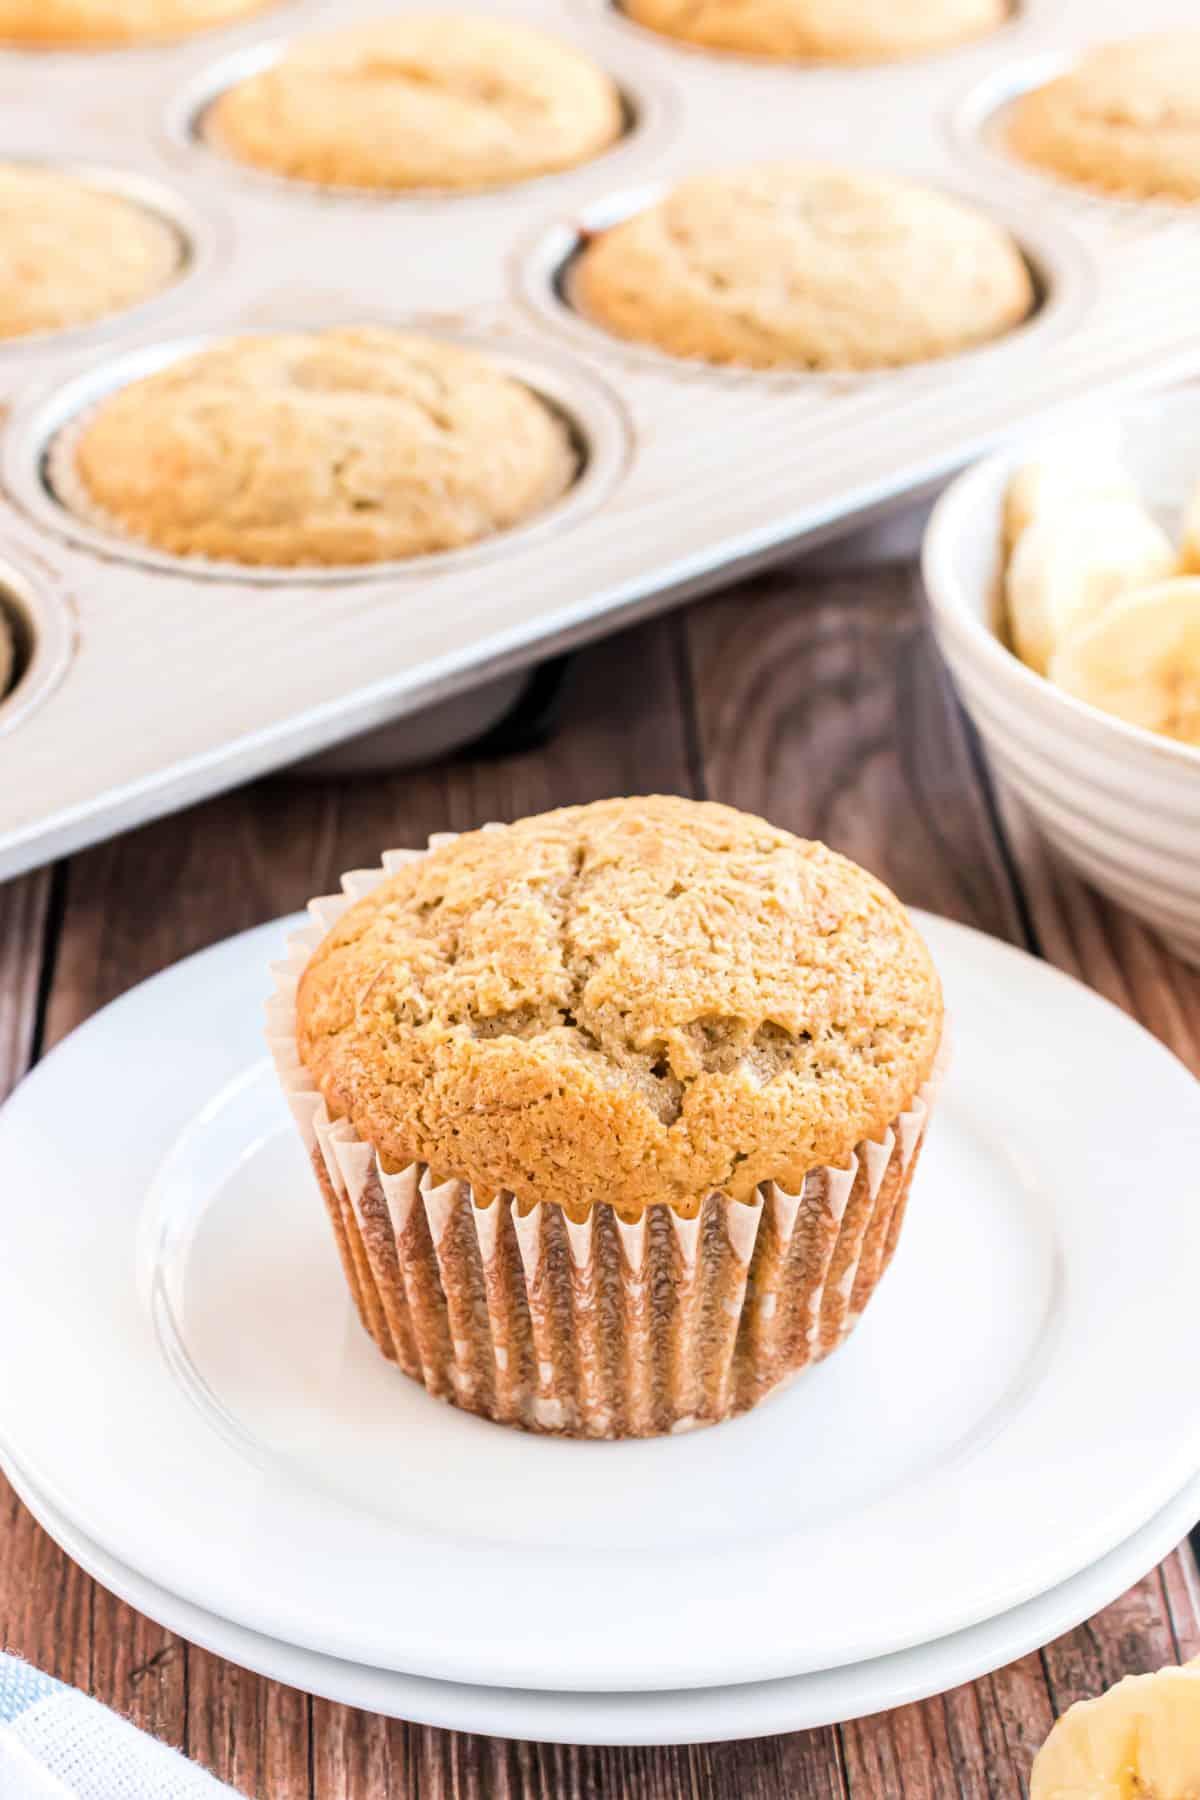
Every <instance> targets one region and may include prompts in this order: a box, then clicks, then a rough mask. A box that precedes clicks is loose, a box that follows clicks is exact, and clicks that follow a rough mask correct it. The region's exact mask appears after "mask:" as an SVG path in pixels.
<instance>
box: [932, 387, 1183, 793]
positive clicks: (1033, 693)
mask: <svg viewBox="0 0 1200 1800" xmlns="http://www.w3.org/2000/svg"><path fill="white" fill-rule="evenodd" d="M1165 397H1166V396H1162V395H1160V396H1157V398H1158V399H1159V400H1160V401H1161V400H1162V399H1164V398H1165ZM1195 404H1197V405H1200V399H1197V400H1196V401H1195ZM1049 435H1050V432H1049V430H1047V431H1046V432H1043V433H1041V434H1040V435H1039V436H1037V437H1034V438H1031V437H1030V436H1028V435H1022V436H1021V437H1019V438H1016V439H1013V440H1012V441H1010V442H1009V443H1007V444H1006V445H1004V446H1003V447H1002V448H1001V449H999V450H994V451H992V453H991V454H990V455H988V456H985V457H983V458H981V459H980V460H979V461H978V462H975V463H973V464H972V465H971V466H970V467H969V468H968V469H966V470H964V471H963V473H962V474H960V475H958V476H956V477H955V479H954V480H953V481H952V482H951V483H950V485H949V486H948V487H947V488H946V489H945V490H944V492H943V493H942V494H941V495H940V496H939V498H938V500H937V502H936V504H935V505H934V508H933V511H932V513H931V514H930V518H929V523H928V524H927V525H926V527H925V534H924V537H923V539H922V544H921V575H922V579H923V582H924V586H925V592H926V594H927V596H928V599H929V605H930V608H931V611H932V613H933V615H934V623H935V627H942V628H944V629H945V630H946V631H947V632H949V633H951V634H953V635H954V636H956V637H957V638H959V639H960V640H962V641H964V648H965V647H966V646H969V648H970V649H971V651H972V652H974V653H975V654H976V656H977V658H978V662H979V664H980V671H979V672H980V673H981V674H987V675H988V677H989V678H990V679H992V680H994V681H999V682H1003V683H1006V684H1007V686H1008V688H1009V690H1010V691H1011V692H1012V693H1013V695H1014V697H1016V696H1020V697H1023V698H1024V699H1025V700H1026V701H1027V702H1029V703H1030V704H1032V705H1034V706H1037V707H1038V708H1040V710H1041V711H1042V712H1043V713H1048V712H1050V711H1053V710H1057V711H1058V712H1059V714H1060V715H1061V720H1062V722H1063V723H1065V722H1066V721H1068V720H1069V721H1071V722H1072V723H1073V724H1074V726H1075V727H1076V735H1077V736H1078V735H1085V736H1089V737H1091V738H1092V739H1094V740H1095V739H1107V740H1108V745H1109V748H1110V749H1115V747H1116V746H1117V745H1119V744H1124V745H1126V746H1127V747H1128V748H1129V749H1130V750H1131V751H1135V752H1137V753H1139V754H1142V755H1144V754H1145V753H1146V752H1150V753H1151V754H1152V756H1153V757H1154V759H1155V761H1156V762H1160V763H1161V762H1163V761H1165V762H1168V763H1173V764H1174V765H1175V766H1176V767H1178V768H1179V769H1181V770H1183V769H1187V770H1190V771H1192V772H1193V773H1194V774H1195V775H1197V776H1200V745H1194V744H1184V743H1181V742H1180V741H1179V740H1178V739H1177V738H1169V737H1165V736H1164V735H1162V734H1161V733H1160V732H1156V731H1150V730H1148V729H1147V728H1146V727H1145V726H1144V725H1133V724H1130V723H1129V721H1128V720H1126V719H1118V718H1116V717H1114V716H1113V714H1111V713H1106V712H1104V711H1103V710H1102V709H1101V708H1100V707H1098V706H1093V705H1091V703H1090V702H1089V701H1086V700H1078V699H1076V697H1075V696H1074V695H1073V694H1068V693H1064V691H1063V690H1062V688H1059V687H1056V686H1055V685H1054V683H1053V682H1052V681H1050V680H1049V679H1048V678H1047V677H1046V676H1044V675H1038V674H1037V673H1036V672H1035V671H1034V670H1033V669H1031V668H1029V667H1028V666H1027V665H1026V664H1025V663H1023V662H1022V661H1021V659H1020V657H1019V656H1017V655H1016V654H1015V653H1014V652H1013V651H1011V650H1010V649H1009V648H1008V647H1007V645H1006V644H1004V643H1002V642H1001V640H1000V638H999V637H998V636H997V634H996V632H995V631H994V630H993V629H992V627H991V626H989V625H987V624H986V623H985V622H984V621H983V620H982V619H980V618H978V617H976V616H975V613H974V612H973V610H972V609H971V608H970V607H968V606H965V605H963V604H962V602H961V591H962V586H963V584H962V582H961V581H960V580H959V577H958V575H957V573H956V571H955V567H954V549H955V546H956V545H957V543H958V542H959V539H960V536H961V533H962V532H963V531H964V530H966V529H970V528H972V527H973V528H975V529H979V528H980V527H981V526H983V525H984V524H985V523H987V522H988V521H989V520H990V524H991V526H992V528H994V529H995V531H996V532H997V533H998V532H999V529H1000V519H999V516H998V514H992V513H991V512H990V511H989V510H988V509H986V508H985V506H984V503H983V499H982V495H983V494H984V492H985V491H986V490H987V489H988V488H989V487H990V486H991V485H992V484H993V483H994V482H995V481H996V479H997V477H998V476H999V475H1001V474H1002V473H1005V472H1008V471H1011V470H1013V469H1014V468H1016V467H1018V466H1019V465H1020V463H1021V461H1022V460H1023V459H1024V458H1025V457H1027V456H1028V455H1029V453H1030V452H1031V450H1033V449H1035V448H1036V445H1037V444H1038V443H1042V442H1044V441H1045V440H1046V437H1047V436H1049ZM940 635H941V632H940V631H939V636H940Z"/></svg>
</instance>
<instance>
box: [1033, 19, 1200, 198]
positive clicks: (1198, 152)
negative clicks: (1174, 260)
mask: <svg viewBox="0 0 1200 1800" xmlns="http://www.w3.org/2000/svg"><path fill="white" fill-rule="evenodd" d="M1008 139H1009V143H1010V145H1011V147H1012V148H1013V150H1014V151H1015V152H1016V153H1017V155H1018V156H1021V157H1023V158H1024V159H1025V161H1026V162H1030V163H1034V164H1036V165H1037V166H1038V167H1040V168H1044V169H1047V170H1049V171H1050V172H1051V173H1053V174H1055V175H1059V176H1063V177H1065V178H1066V179H1067V180H1069V181H1076V182H1082V183H1084V184H1085V185H1086V186H1088V187H1092V188H1097V189H1100V190H1102V191H1104V192H1106V193H1112V194H1126V195H1130V196H1134V197H1137V198H1140V199H1154V198H1155V197H1162V198H1168V199H1174V200H1200V31H1198V30H1178V31H1170V32H1161V33H1157V34H1155V35H1153V36H1148V37H1141V38H1132V39H1129V40H1128V41H1126V42H1122V43H1116V44H1102V45H1101V46H1100V47H1099V48H1098V49H1095V50H1092V51H1091V52H1089V54H1088V55H1087V56H1085V57H1083V58H1082V59H1081V60H1080V61H1079V62H1078V63H1076V65H1075V67H1074V68H1073V69H1069V70H1068V71H1067V73H1066V74H1065V75H1061V76H1059V78H1058V79H1057V80H1056V81H1051V82H1048V83H1047V84H1046V85H1045V86H1044V87H1040V88H1035V89H1033V91H1032V92H1030V93H1028V94H1025V95H1024V96H1023V97H1022V98H1021V99H1020V100H1019V101H1018V102H1017V104H1016V106H1015V107H1014V108H1013V112H1012V117H1011V119H1010V122H1009V127H1008Z"/></svg>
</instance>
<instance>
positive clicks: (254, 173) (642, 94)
mask: <svg viewBox="0 0 1200 1800" xmlns="http://www.w3.org/2000/svg"><path fill="white" fill-rule="evenodd" d="M292 3H293V0H284V4H287V5H290V4H292ZM382 16H383V17H384V18H387V17H390V16H393V15H390V14H385V15H382ZM487 16H488V17H493V16H495V17H497V18H500V19H501V20H504V19H510V18H511V19H512V20H513V21H514V22H516V23H517V24H524V23H525V22H526V21H525V19H524V17H523V15H520V14H514V15H509V14H495V15H493V14H491V13H489V14H488V15H487ZM356 22H357V23H367V22H369V21H367V20H359V21H356ZM329 29H333V28H331V27H325V28H323V27H322V26H321V25H320V24H318V25H317V26H316V27H315V28H308V29H305V28H301V29H298V30H294V31H291V32H279V33H276V34H275V35H273V36H272V37H270V38H263V39H259V41H258V42H257V43H251V44H244V45H242V46H241V47H240V49H237V50H231V51H229V52H228V53H227V54H226V55H225V56H223V57H220V58H217V59H216V60H214V61H211V62H209V63H208V64H206V66H205V67H204V68H203V69H202V70H201V71H200V73H199V74H193V75H191V76H190V77H189V78H188V79H187V80H186V81H185V82H184V84H183V85H182V86H180V87H176V88H175V89H174V91H173V92H172V93H171V94H170V95H169V96H168V97H167V101H166V105H165V108H164V109H163V111H162V114H161V116H160V130H162V131H164V132H165V135H166V138H167V140H168V142H169V144H170V146H171V148H172V149H173V150H176V151H179V150H183V151H185V152H186V153H187V154H188V155H189V156H191V157H198V158H200V159H202V161H203V162H204V164H205V165H206V166H207V168H208V169H209V171H210V172H211V171H213V170H223V171H224V172H225V174H226V177H227V178H228V177H232V178H234V179H235V180H244V181H248V182H249V183H250V184H251V185H252V186H254V187H256V188H258V189H260V190H262V191H265V192H266V193H268V194H273V195H275V196H276V197H277V198H290V199H292V200H294V201H295V200H304V199H308V200H316V201H317V202H319V203H321V204H323V205H327V206H336V205H339V204H340V205H354V204H356V203H357V204H364V203H365V204H367V205H370V206H373V207H384V206H408V207H416V206H429V207H435V208H441V207H443V206H447V205H449V204H451V203H458V204H461V203H463V202H470V201H474V202H476V203H477V204H478V203H479V202H481V201H489V200H490V201H493V202H497V201H498V202H500V203H501V204H503V203H504V202H505V201H506V200H507V199H508V198H509V197H510V196H512V195H514V194H516V195H523V194H524V193H526V192H527V191H529V190H533V189H541V188H543V187H545V186H546V185H547V184H548V183H551V182H556V181H563V180H566V179H569V178H570V177H571V176H576V177H577V176H579V175H581V174H582V173H584V172H585V171H588V170H591V169H594V168H596V167H597V166H599V165H603V166H604V167H605V168H608V167H609V166H611V164H612V162H613V160H614V159H616V158H622V157H626V156H630V155H647V154H648V155H650V156H654V155H655V154H657V153H658V152H660V151H661V150H662V149H663V147H664V146H665V145H666V144H668V143H669V142H670V140H671V137H672V135H673V132H674V130H675V128H676V127H677V124H678V120H679V116H680V102H679V99H678V96H677V94H676V92H675V90H674V89H673V88H672V87H671V85H670V83H669V82H667V81H663V80H661V79H659V78H658V77H656V76H654V75H651V76H649V77H647V76H646V75H645V74H644V73H643V72H642V71H641V70H635V69H633V68H632V67H619V66H617V64H618V63H619V62H620V59H619V58H616V59H612V60H611V61H610V60H609V58H608V57H607V55H606V54H605V53H603V52H600V51H597V50H595V49H593V48H592V46H590V45H588V46H584V45H581V44H578V43H576V42H574V41H573V40H572V39H570V38H561V39H558V40H556V41H558V42H560V43H561V44H562V45H563V46H564V47H565V48H567V49H571V50H574V51H576V52H577V53H578V54H579V55H581V56H586V57H587V58H588V59H589V60H590V61H591V62H592V63H593V64H594V66H595V67H596V68H597V69H598V70H599V72H600V73H601V74H603V75H606V76H607V77H608V79H609V80H610V81H611V82H612V84H613V86H614V87H615V88H616V90H617V95H618V98H619V100H620V103H621V111H622V115H623V118H624V121H625V123H624V125H623V127H622V130H621V132H620V134H619V135H618V136H617V137H616V138H614V139H613V141H612V143H610V144H607V145H605V147H604V148H603V149H602V150H599V151H597V152H596V154H595V155H594V156H587V157H584V158H583V159H582V160H581V161H579V162H574V163H568V164H567V165H566V166H565V167H564V168H560V169H545V170H542V171H541V172H540V173H538V174H535V175H528V176H520V177H518V178H517V179H516V180H513V181H506V182H502V183H497V184H496V185H494V186H485V187H461V188H460V187H452V186H451V187H435V186H426V187H397V188H389V187H378V188H373V187H355V186H353V185H349V184H341V183H325V182H320V181H310V180H308V179H307V178H306V177H304V176H291V175H282V174H280V173H279V172H278V171H276V170H273V169H264V168H259V167H258V166H257V164H255V163H252V162H250V161H248V160H243V159H242V158H240V157H237V156H234V155H233V154H232V153H231V152H230V151H228V150H225V149H223V148H222V147H221V145H220V144H219V143H218V142H217V141H216V140H215V139H214V138H213V137H212V136H210V135H208V134H207V133H206V132H205V129H204V119H205V115H206V114H207V113H208V112H209V111H210V109H211V108H212V107H213V106H214V105H215V104H216V102H217V101H218V100H219V99H220V98H221V96H222V95H223V94H227V93H229V92H230V91H231V90H232V89H233V88H235V87H237V86H238V85H239V84H240V83H241V82H243V81H246V80H248V79H250V77H252V76H254V75H257V74H259V73H260V72H261V71H262V70H264V69H269V68H273V67H274V66H275V65H276V64H277V63H279V62H280V61H282V59H283V57H284V56H285V55H286V53H287V51H288V49H289V47H290V46H291V45H292V44H294V43H296V42H298V41H300V40H302V39H303V38H305V37H309V38H312V37H320V36H322V35H327V33H328V30H329ZM537 29H539V30H540V29H541V27H538V28H537ZM543 35H546V36H549V35H550V33H548V32H546V33H544V34H543Z"/></svg>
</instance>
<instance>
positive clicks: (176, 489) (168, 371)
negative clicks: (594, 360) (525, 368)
mask: <svg viewBox="0 0 1200 1800" xmlns="http://www.w3.org/2000/svg"><path fill="white" fill-rule="evenodd" d="M576 461H577V459H576V455H575V451H574V449H573V447H572V444H571V439H570V434H569V431H568V429H567V426H566V424H565V423H564V421H563V420H562V419H561V418H560V417H559V416H558V414H557V413H554V412H552V411H551V410H550V408H549V407H548V406H546V405H545V403H544V402H543V401H542V400H540V399H539V398H538V397H537V395H535V394H534V393H532V392H531V391H530V390H529V389H528V388H526V387H524V386H522V384H521V383H520V382H518V381H514V380H512V379H511V378H510V377H509V376H507V375H505V374H503V373H502V372H501V371H500V370H499V369H497V368H495V367H494V366H493V365H492V364H491V363H490V362H489V361H488V360H487V359H486V358H485V357H483V356H478V355H476V354H475V353H474V352H473V351H470V350H464V349H461V348H459V347H458V346H456V345H453V344H448V343H443V342H441V341H439V340H435V339H431V338H425V337H419V336H415V335H413V334H410V333H408V332H402V331H392V330H389V329H385V328H383V327H374V326H360V327H356V328H352V329H343V330H332V331H319V332H294V333H290V334H288V335H286V336H264V337H245V338H234V339H231V340H230V341H229V342H228V343H223V344H218V345H216V346H215V347H213V348H212V349H209V350H202V351H200V352H199V353H197V354H196V355H194V356H189V357H185V358H183V359H181V360H180V361H179V362H175V363H171V364H169V365H168V366H167V367H166V368H164V369H161V370H159V371H158V372H157V373H156V374H154V375H150V376H147V377H146V378H145V379H144V380H141V381H135V382H131V383H130V384H129V386H128V387H124V388H121V389H119V390H118V391H117V392H116V393H114V394H112V395H110V397H109V398H108V399H106V400H104V401H102V402H101V403H100V404H99V405H98V406H97V407H96V409H95V411H94V412H93V413H92V414H90V415H89V416H88V417H87V418H86V419H85V421H84V422H83V423H82V425H81V426H80V428H79V429H78V431H77V434H72V435H69V436H68V437H67V438H66V439H65V440H64V441H63V450H62V452H60V454H59V456H58V458H57V466H56V469H55V480H56V485H57V486H58V488H59V491H60V493H61V494H62V497H63V498H64V499H65V500H66V501H67V502H68V504H71V505H73V506H75V508H76V510H78V511H81V512H84V513H85V514H92V515H95V514H97V513H98V514H99V515H100V516H101V517H102V518H103V519H104V521H105V522H106V523H107V524H109V525H110V526H112V527H113V528H115V529H118V530H122V531H124V532H127V533H128V534H130V535H131V536H134V537H137V538H140V539H142V540H143V541H145V542H146V543H149V544H152V545H154V546H155V547H156V548H158V549H160V550H166V551H169V552H171V553H173V554H175V555H178V556H193V555H196V556H206V557H212V558H216V559H220V560H227V561H232V562H241V563H254V564H274V565H276V566H281V567H286V566H291V565H296V564H303V563H324V564H339V563H369V562H376V561H380V560H383V559H386V558H391V557H406V556H416V555H420V554H422V553H423V552H427V551H435V550H447V549H452V548H454V547H456V546H458V545H462V544H469V543H472V542H474V541H475V540H476V539H479V538H483V537H486V536H487V535H488V534H489V533H491V532H494V531H499V530H502V529H503V528H505V527H506V526H511V525H515V524H517V523H519V522H520V521H521V520H523V519H524V518H526V517H527V516H528V515H529V514H531V513H534V512H536V511H537V510H538V509H539V508H541V507H543V506H545V505H547V504H549V502H551V501H552V500H555V499H557V498H558V496H559V495H561V494H562V493H563V492H564V491H565V490H566V489H567V488H568V487H569V486H570V484H571V482H572V480H573V479H574V475H575V470H576ZM64 465H65V467H64Z"/></svg>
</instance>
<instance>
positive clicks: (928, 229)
mask: <svg viewBox="0 0 1200 1800" xmlns="http://www.w3.org/2000/svg"><path fill="white" fill-rule="evenodd" d="M570 285H571V297H572V299H573V300H574V301H575V303H576V304H577V305H578V306H579V308H580V310H581V311H582V312H583V313H585V314H586V315H587V316H589V317H590V318H591V319H592V320H593V321H594V322H595V323H597V324H600V325H603V326H604V327H605V328H606V329H608V330H610V331H614V332H616V333H618V334H619V335H620V336H622V337H625V338H632V339H637V340H639V341H640V342H643V343H647V344H652V345H654V346H655V347H656V348H658V349H660V350H665V351H668V352H670V353H671V354H672V355H675V356H690V357H698V358H703V359H704V360H706V361H708V362H713V363H737V364H741V365H743V366H745V367H748V368H759V369H771V368H800V369H869V368H877V367H883V366H887V365H894V364H900V363H912V362H922V361H924V360H926V359H927V358H929V357H937V356H945V355H947V354H949V353H950V352H952V351H955V350H962V349H965V348H967V347H968V346H970V345H973V344H978V343H981V342H983V341H984V340H985V339H988V338H993V337H996V336H997V335H998V334H999V333H1001V332H1003V331H1007V330H1009V329H1010V328H1011V327H1012V326H1014V325H1017V324H1018V323H1019V322H1020V321H1021V320H1022V319H1023V318H1024V317H1025V316H1026V314H1027V313H1028V312H1029V311H1030V309H1031V307H1032V305H1033V300H1034V295H1033V287H1032V283H1031V281H1030V277H1029V271H1028V270H1027V268H1026V266H1025V263H1024V260H1023V259H1022V257H1021V254H1020V252H1019V251H1018V249H1017V247H1016V245H1015V244H1014V243H1013V241H1012V239H1011V238H1010V237H1009V236H1008V234H1007V233H1006V232H1004V231H1002V230H1001V229H1000V228H999V227H998V226H996V225H994V224H993V223H992V221H991V220H990V219H988V218H986V217H985V216H984V215H983V214H982V213H979V212H976V211H975V210H974V209H973V208H971V207H968V206H963V205H961V204H960V203H959V202H958V201H955V200H950V199H947V198H946V197H945V196H944V195H942V194H937V193H931V192H929V191H927V190H926V189H924V188H920V187H913V186H911V185H909V184H908V183H907V182H901V181H893V180H890V179H885V178H883V177H880V176H866V175H859V174H851V173H848V172H843V171H840V170H837V169H830V168H824V167H820V166H816V165H812V166H809V165H804V164H794V165H793V164H782V163H781V164H766V165H762V166H760V167H755V168H746V169H739V170H735V171H732V172H731V173H729V174H724V175H709V176H701V177H699V178H697V179H694V180H691V181H685V182H684V183H683V184H682V185H681V186H679V187H677V188H675V189H674V190H673V191H672V192H671V193H670V194H668V195H667V197H666V198H665V199H664V200H661V201H660V202H659V203H658V204H657V205H656V206H651V207H649V208H648V209H647V210H646V211H645V212H640V213H636V214H634V216H633V217H632V218H629V219H626V220H625V221H624V222H623V223H622V224H619V225H615V226H613V227H612V228H611V229H610V230H608V231H605V232H602V233H600V235H599V236H597V237H596V238H595V239H594V240H593V241H592V242H591V243H590V244H589V245H588V246H587V247H586V248H585V249H584V251H583V252H582V254H581V255H580V256H579V258H578V259H577V261H576V263H575V265H574V268H573V270H572V274H571V284H570Z"/></svg>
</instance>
